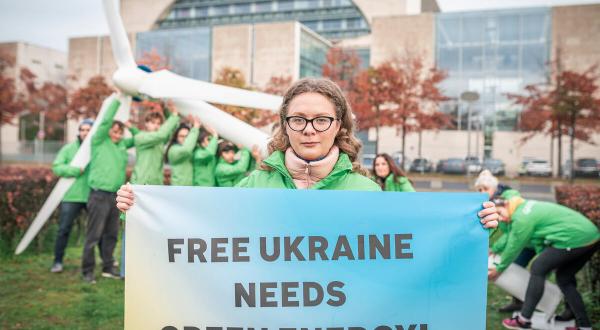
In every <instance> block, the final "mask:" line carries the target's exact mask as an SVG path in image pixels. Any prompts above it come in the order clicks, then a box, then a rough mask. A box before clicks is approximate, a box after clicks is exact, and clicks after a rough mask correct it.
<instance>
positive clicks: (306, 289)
mask: <svg viewBox="0 0 600 330" xmlns="http://www.w3.org/2000/svg"><path fill="white" fill-rule="evenodd" d="M311 289H314V290H316V291H317V296H316V297H315V299H311V296H310V291H311ZM302 293H303V295H304V297H303V299H304V306H305V307H314V306H317V305H319V304H320V303H321V302H322V301H323V288H322V287H321V285H319V283H316V282H304V283H303V284H302Z"/></svg>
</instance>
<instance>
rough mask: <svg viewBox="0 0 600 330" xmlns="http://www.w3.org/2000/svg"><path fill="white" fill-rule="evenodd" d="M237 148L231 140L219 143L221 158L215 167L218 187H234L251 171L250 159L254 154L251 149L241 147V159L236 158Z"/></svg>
mask: <svg viewBox="0 0 600 330" xmlns="http://www.w3.org/2000/svg"><path fill="white" fill-rule="evenodd" d="M237 150H238V148H236V146H235V145H233V143H231V142H229V141H223V142H221V143H220V144H219V152H218V154H219V160H218V161H217V166H216V167H215V180H216V181H217V187H233V186H235V185H236V184H238V183H239V182H240V181H242V179H243V178H245V177H246V175H247V174H248V172H249V171H250V165H251V161H250V160H251V158H252V155H253V154H251V153H250V150H248V149H246V148H241V150H240V159H238V160H236V159H235V155H236V151H237ZM254 155H256V152H255V153H254Z"/></svg>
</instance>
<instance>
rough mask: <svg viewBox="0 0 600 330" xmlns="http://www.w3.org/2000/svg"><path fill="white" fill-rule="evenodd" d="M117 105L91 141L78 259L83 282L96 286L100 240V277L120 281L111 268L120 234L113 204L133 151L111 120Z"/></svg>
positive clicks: (120, 126) (130, 142)
mask: <svg viewBox="0 0 600 330" xmlns="http://www.w3.org/2000/svg"><path fill="white" fill-rule="evenodd" d="M120 104H121V103H120V101H119V100H118V99H116V100H114V101H113V102H112V103H111V104H110V105H109V106H108V108H107V109H106V112H105V114H104V117H103V118H102V121H101V122H100V123H99V125H98V129H97V130H96V133H95V134H94V135H93V136H92V137H91V138H92V140H91V146H92V152H91V160H90V164H89V177H88V184H89V186H90V188H91V192H90V196H89V200H88V204H87V210H88V215H89V216H88V226H87V232H86V239H85V244H84V247H83V254H82V257H81V259H82V260H81V268H82V273H83V279H84V281H86V282H88V283H95V278H94V267H95V264H96V261H95V260H96V259H95V255H94V248H95V247H96V245H98V242H99V241H100V239H102V244H101V246H100V250H101V252H100V255H101V257H102V261H103V267H102V276H103V277H108V278H119V277H120V276H119V272H118V270H116V269H115V267H114V257H113V252H114V249H115V245H116V243H117V238H118V233H119V210H118V209H117V208H116V207H115V204H114V200H115V198H116V194H115V192H116V191H117V190H118V189H119V187H120V186H121V185H122V184H123V183H125V171H126V168H127V160H128V154H127V149H128V148H131V147H133V138H127V139H123V132H124V128H125V125H124V124H123V123H122V122H120V121H117V120H113V119H114V117H115V115H116V113H117V110H118V109H119V106H120Z"/></svg>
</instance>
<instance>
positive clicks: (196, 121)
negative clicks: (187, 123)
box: [192, 116, 202, 128]
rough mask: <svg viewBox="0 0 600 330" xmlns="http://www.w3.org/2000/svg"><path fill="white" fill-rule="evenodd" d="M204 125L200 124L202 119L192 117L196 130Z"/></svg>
mask: <svg viewBox="0 0 600 330" xmlns="http://www.w3.org/2000/svg"><path fill="white" fill-rule="evenodd" d="M201 125H202V124H201V123H200V118H198V116H193V117H192V127H194V128H200V126H201Z"/></svg>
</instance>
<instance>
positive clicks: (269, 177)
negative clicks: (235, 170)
mask: <svg viewBox="0 0 600 330" xmlns="http://www.w3.org/2000/svg"><path fill="white" fill-rule="evenodd" d="M264 163H265V164H266V165H267V166H269V167H271V168H272V170H271V171H266V170H256V171H254V172H252V174H250V176H248V177H247V178H245V179H244V180H242V182H240V183H239V184H238V185H237V186H238V187H242V188H281V189H296V185H295V184H294V180H293V179H292V176H291V175H290V173H289V172H288V170H287V168H286V167H285V154H284V153H283V152H281V151H275V152H273V153H272V154H271V155H270V156H269V157H268V158H267V159H265V160H264ZM310 189H323V190H359V191H381V188H380V187H379V185H378V184H377V183H375V182H374V181H372V180H371V179H369V178H367V177H365V176H363V175H360V174H358V173H355V172H352V162H350V158H349V157H348V155H346V154H345V153H340V156H339V158H338V160H337V162H336V163H335V165H334V167H333V170H331V173H329V175H327V177H325V178H324V179H322V180H320V181H319V182H317V183H316V184H315V185H314V186H312V187H311V188H310Z"/></svg>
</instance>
